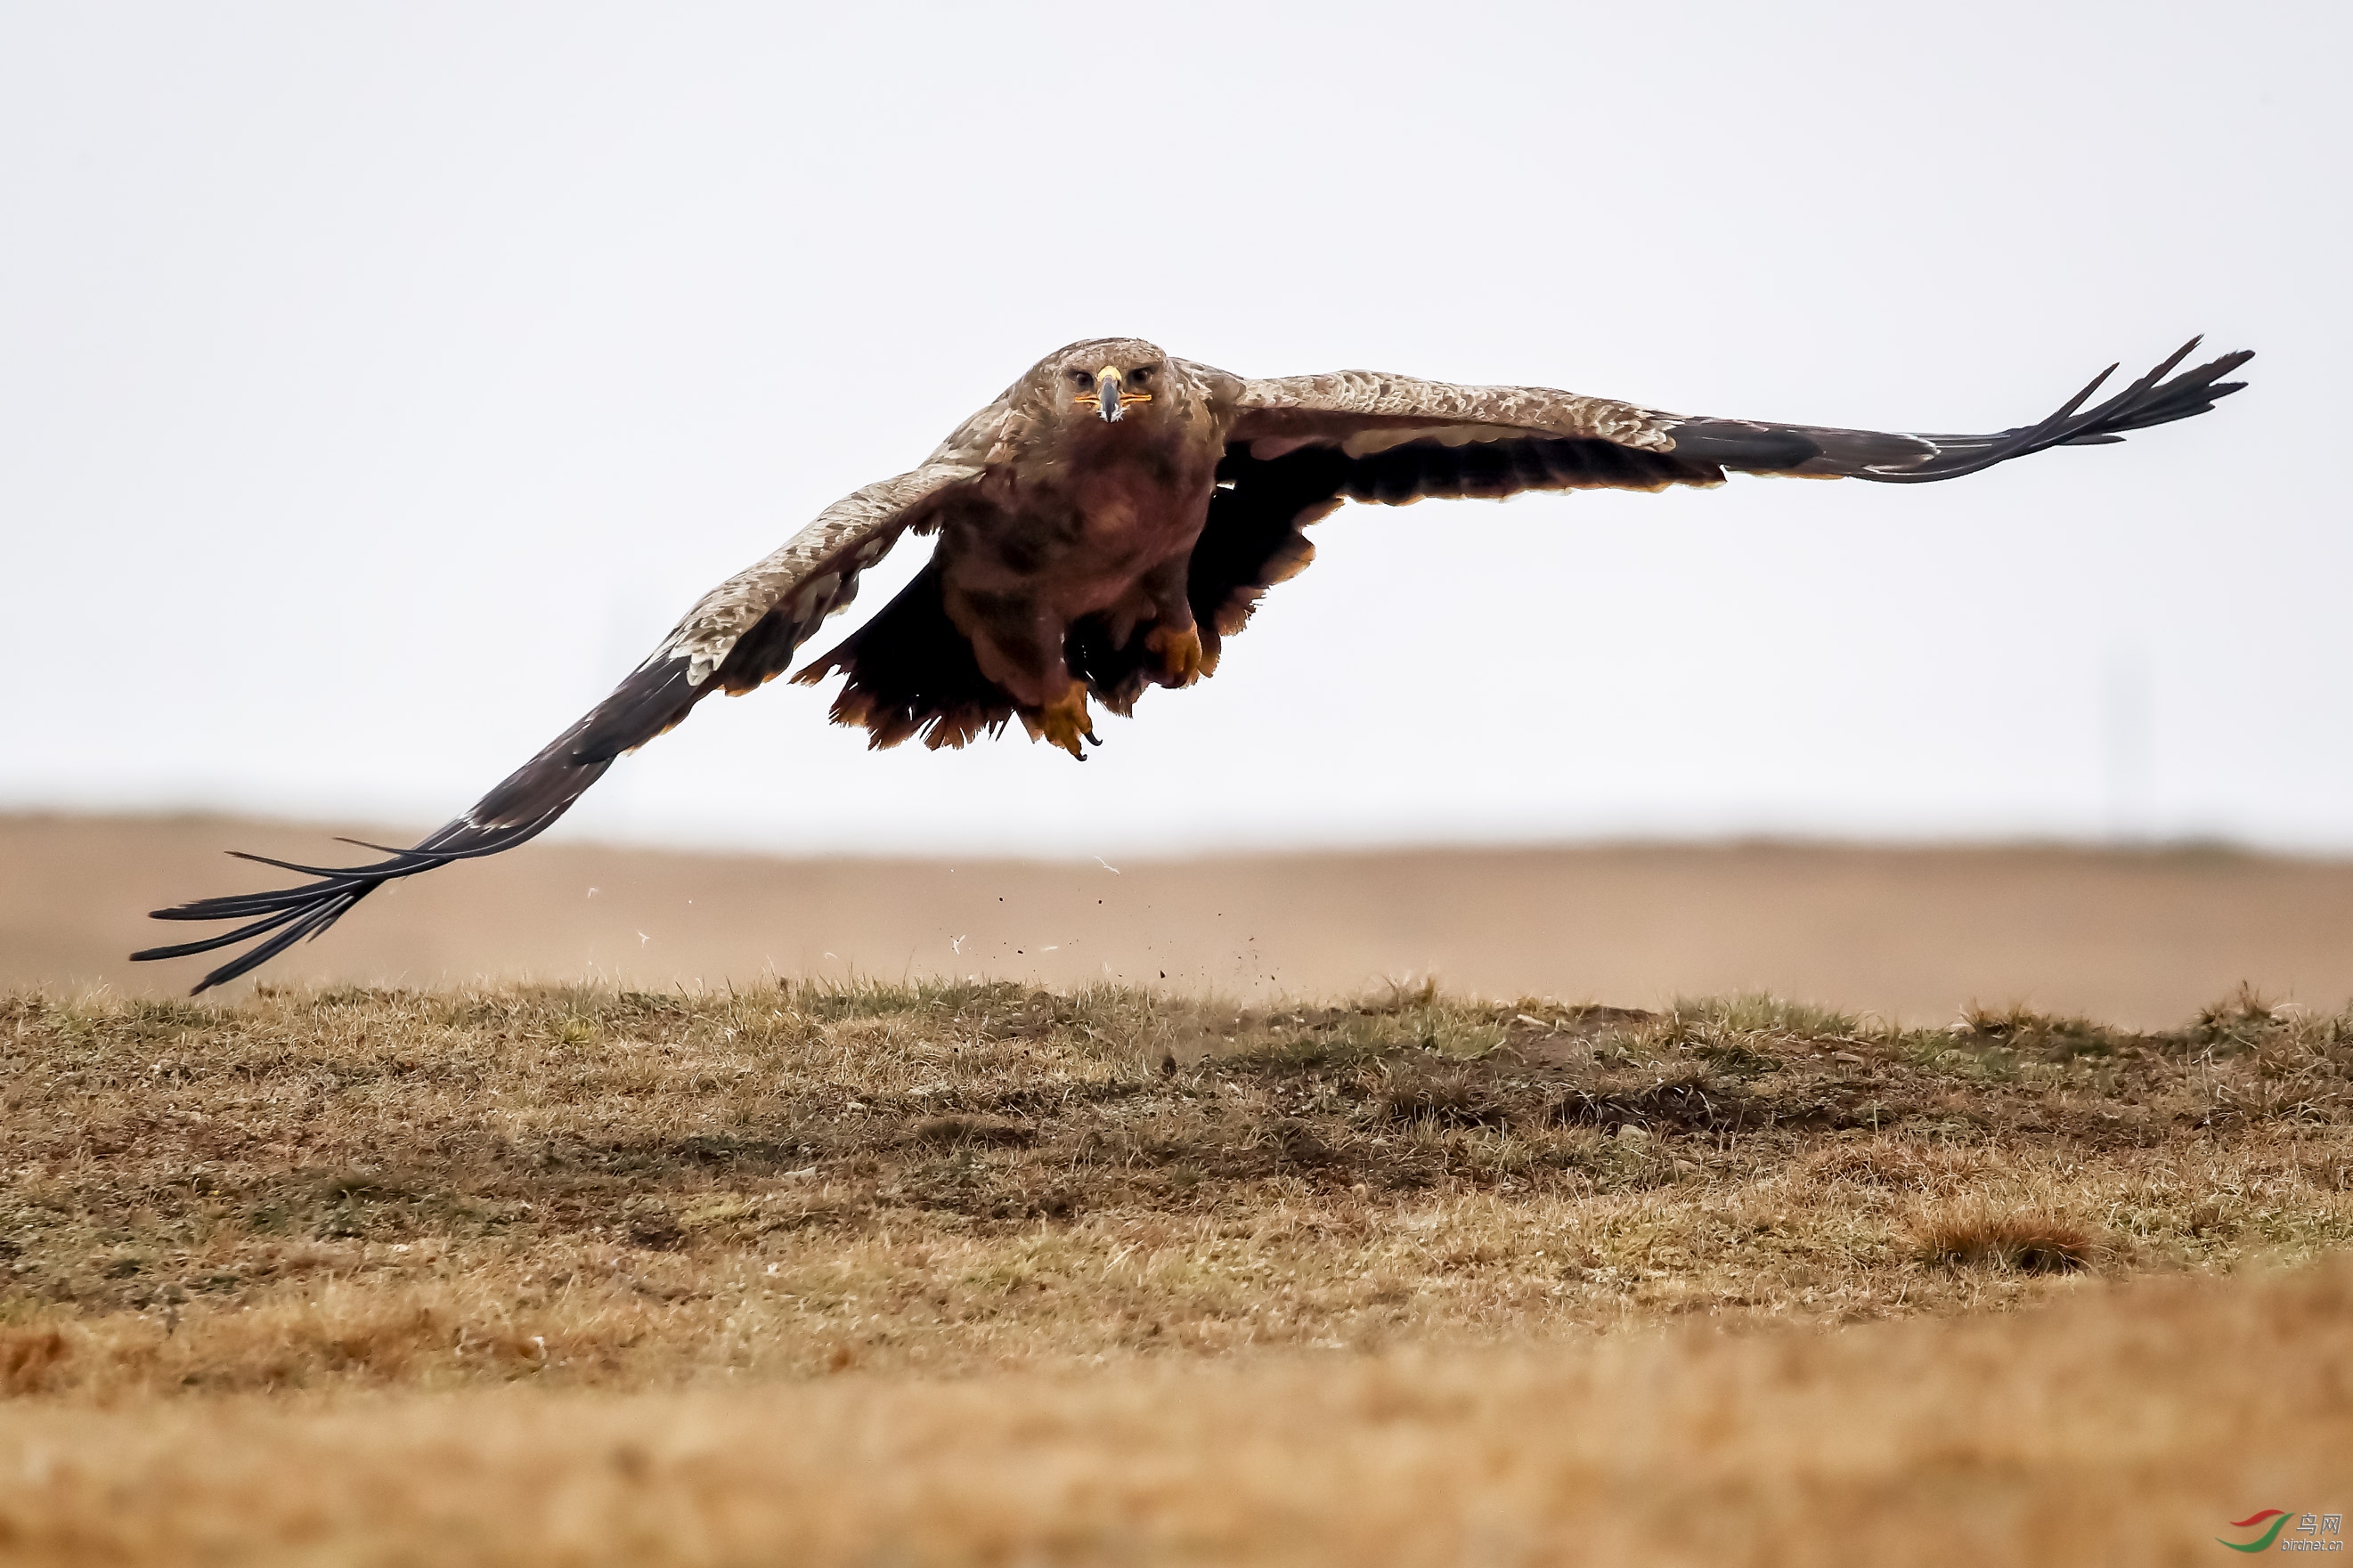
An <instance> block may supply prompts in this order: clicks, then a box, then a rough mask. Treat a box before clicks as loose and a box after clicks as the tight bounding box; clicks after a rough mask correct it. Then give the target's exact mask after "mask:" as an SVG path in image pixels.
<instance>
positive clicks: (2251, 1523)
mask: <svg viewBox="0 0 2353 1568" xmlns="http://www.w3.org/2000/svg"><path fill="white" fill-rule="evenodd" d="M2265 1520H2270V1521H2272V1522H2271V1526H2270V1528H2268V1529H2267V1530H2265V1531H2263V1533H2262V1534H2261V1535H2259V1536H2257V1537H2255V1539H2254V1540H2253V1541H2244V1542H2242V1541H2224V1540H2223V1539H2222V1538H2221V1536H2219V1535H2218V1536H2216V1537H2215V1538H2214V1539H2215V1541H2216V1542H2218V1543H2219V1544H2221V1545H2223V1546H2227V1547H2229V1548H2230V1549H2231V1550H2232V1551H2233V1552H2269V1551H2270V1550H2271V1549H2272V1542H2274V1541H2277V1540H2278V1539H2279V1533H2280V1531H2283V1530H2285V1529H2286V1528H2287V1520H2288V1515H2287V1510H2285V1509H2281V1508H2267V1509H2265V1510H2263V1512H2261V1513H2251V1514H2249V1515H2247V1517H2246V1518H2244V1519H2234V1520H2232V1521H2231V1528H2232V1530H2253V1529H2254V1528H2255V1526H2257V1525H2259V1524H2261V1523H2263V1521H2265Z"/></svg>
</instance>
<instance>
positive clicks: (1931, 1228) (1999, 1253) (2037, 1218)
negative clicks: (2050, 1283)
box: [1919, 1206, 2113, 1274]
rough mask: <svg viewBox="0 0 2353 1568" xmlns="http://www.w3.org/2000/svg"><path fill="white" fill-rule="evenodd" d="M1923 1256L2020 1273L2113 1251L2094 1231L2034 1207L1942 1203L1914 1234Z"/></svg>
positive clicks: (2052, 1270) (2087, 1263) (2055, 1269)
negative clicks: (1955, 1206) (1949, 1205)
mask: <svg viewBox="0 0 2353 1568" xmlns="http://www.w3.org/2000/svg"><path fill="white" fill-rule="evenodd" d="M1919 1249H1920V1252H1921V1254H1922V1256H1924V1257H1926V1258H1928V1259H1929V1260H1930V1261H1932V1262H1936V1263H1942V1264H1948V1265H1951V1266H1954V1267H1957V1268H1995V1269H2000V1270H2004V1271H2007V1272H2011V1273H2019V1274H2067V1273H2073V1272H2074V1271H2076V1270H2078V1269H2085V1268H2093V1267H2094V1266H2095V1265H2096V1264H2098V1263H2099V1262H2100V1261H2101V1260H2103V1259H2104V1258H2108V1257H2110V1256H2112V1250H2113V1249H2112V1248H2110V1247H2108V1245H2107V1244H2106V1243H2105V1242H2104V1241H2102V1240H2101V1239H2100V1237H2098V1236H2097V1235H2095V1234H2094V1232H2093V1231H2091V1230H2090V1229H2088V1228H2087V1227H2085V1226H2080V1225H2077V1224H2075V1223H2074V1222H2073V1221H2072V1220H2068V1219H2063V1218H2061V1217H2060V1216H2058V1215H2052V1214H2049V1213H2047V1212H2042V1211H2037V1210H2018V1209H1990V1208H1986V1207H1983V1206H1973V1207H1966V1208H1960V1209H1952V1208H1947V1209H1946V1210H1944V1211H1942V1212H1940V1213H1937V1214H1936V1215H1932V1216H1931V1217H1930V1218H1929V1219H1928V1220H1927V1221H1926V1223H1925V1224H1924V1225H1923V1226H1921V1230H1920V1237H1919Z"/></svg>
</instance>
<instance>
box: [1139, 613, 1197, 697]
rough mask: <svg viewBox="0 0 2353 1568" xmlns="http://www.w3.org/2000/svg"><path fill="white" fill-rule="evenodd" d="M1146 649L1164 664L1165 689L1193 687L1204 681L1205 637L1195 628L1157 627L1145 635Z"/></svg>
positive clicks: (1161, 679) (1161, 673)
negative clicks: (1202, 638)
mask: <svg viewBox="0 0 2353 1568" xmlns="http://www.w3.org/2000/svg"><path fill="white" fill-rule="evenodd" d="M1144 647H1145V651H1146V652H1148V653H1150V654H1152V655H1153V656H1154V657H1155V658H1158V659H1159V660H1160V683H1161V684H1162V685H1163V686H1190V685H1192V684H1193V682H1195V681H1197V680H1198V679H1201V634H1200V632H1199V631H1198V629H1196V628H1195V627H1192V626H1186V627H1184V628H1183V629H1181V630H1178V629H1174V628H1171V627H1168V626H1155V627H1153V628H1152V629H1151V630H1150V631H1149V632H1147V633H1145V637H1144Z"/></svg>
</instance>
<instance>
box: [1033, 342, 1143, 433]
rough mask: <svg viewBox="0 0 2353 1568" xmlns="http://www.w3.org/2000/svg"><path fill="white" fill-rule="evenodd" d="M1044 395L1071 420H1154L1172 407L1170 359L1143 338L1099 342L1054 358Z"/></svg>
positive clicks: (1047, 364)
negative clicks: (1169, 402) (1168, 393)
mask: <svg viewBox="0 0 2353 1568" xmlns="http://www.w3.org/2000/svg"><path fill="white" fill-rule="evenodd" d="M1039 369H1040V370H1042V371H1044V372H1045V373H1046V374H1045V381H1046V386H1045V387H1044V389H1043V390H1044V391H1045V392H1046V395H1047V396H1048V397H1049V399H1050V401H1051V402H1052V404H1053V405H1054V408H1055V409H1056V411H1057V412H1059V413H1060V414H1061V415H1063V416H1065V417H1066V418H1071V417H1075V418H1092V419H1101V420H1103V421H1105V422H1106V423H1117V422H1118V421H1120V420H1123V419H1135V418H1142V419H1145V420H1147V421H1148V420H1150V419H1152V418H1153V416H1155V414H1156V413H1161V412H1165V411H1166V405H1167V396H1166V384H1167V378H1168V374H1169V371H1168V356H1167V355H1166V354H1165V353H1161V352H1160V350H1159V348H1158V347H1157V346H1156V345H1155V344H1152V343H1147V342H1145V341H1144V340H1143V339H1141V338H1095V339H1092V340H1090V341H1088V342H1082V343H1072V344H1071V346H1070V347H1068V348H1066V349H1062V350H1060V352H1058V353H1054V354H1051V355H1050V356H1049V357H1048V358H1047V359H1046V361H1045V363H1042V364H1041V365H1039Z"/></svg>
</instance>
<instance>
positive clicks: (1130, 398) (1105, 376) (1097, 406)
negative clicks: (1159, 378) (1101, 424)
mask: <svg viewBox="0 0 2353 1568" xmlns="http://www.w3.org/2000/svg"><path fill="white" fill-rule="evenodd" d="M1123 379H1124V378H1123V377H1122V376H1121V374H1120V370H1119V366H1117V365H1115V364H1107V365H1105V366H1103V369H1101V370H1099V371H1097V372H1095V389H1094V390H1093V391H1092V392H1082V393H1080V394H1079V395H1077V396H1076V397H1074V398H1072V399H1071V402H1073V403H1075V404H1077V405H1079V406H1080V407H1082V408H1092V409H1093V410H1094V411H1095V412H1096V413H1098V414H1100V415H1102V416H1103V419H1104V421H1105V422H1106V423H1109V422H1112V421H1115V420H1117V419H1118V418H1119V416H1120V414H1121V413H1122V412H1123V411H1124V409H1125V408H1126V407H1127V405H1129V404H1131V403H1149V402H1151V401H1152V394H1150V393H1148V392H1122V391H1121V390H1120V384H1121V382H1122V380H1123Z"/></svg>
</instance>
